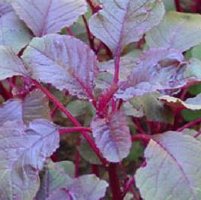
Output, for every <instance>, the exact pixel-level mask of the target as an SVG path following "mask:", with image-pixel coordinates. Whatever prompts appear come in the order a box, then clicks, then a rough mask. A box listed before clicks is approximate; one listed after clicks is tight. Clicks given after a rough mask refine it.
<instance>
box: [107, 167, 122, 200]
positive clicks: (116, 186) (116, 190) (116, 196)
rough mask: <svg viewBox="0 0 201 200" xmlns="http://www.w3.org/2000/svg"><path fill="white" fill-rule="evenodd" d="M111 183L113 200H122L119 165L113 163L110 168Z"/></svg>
mask: <svg viewBox="0 0 201 200" xmlns="http://www.w3.org/2000/svg"><path fill="white" fill-rule="evenodd" d="M108 173H109V182H110V187H111V191H112V197H113V198H112V199H113V200H122V198H121V190H120V183H119V178H118V175H117V164H115V163H111V164H110V166H109V168H108Z"/></svg>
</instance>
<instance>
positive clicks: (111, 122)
mask: <svg viewBox="0 0 201 200" xmlns="http://www.w3.org/2000/svg"><path fill="white" fill-rule="evenodd" d="M91 128H92V134H93V137H94V138H95V143H96V145H97V147H98V148H99V149H100V151H101V153H102V154H103V156H104V157H105V158H106V159H107V160H108V161H110V162H120V161H121V160H122V159H123V158H125V157H126V156H127V155H128V154H129V151H130V148H131V136H130V132H129V128H128V125H127V120H126V117H125V115H124V113H123V112H121V111H119V112H116V113H113V114H111V116H109V117H108V118H100V117H98V116H96V117H95V118H94V119H93V120H92V123H91Z"/></svg>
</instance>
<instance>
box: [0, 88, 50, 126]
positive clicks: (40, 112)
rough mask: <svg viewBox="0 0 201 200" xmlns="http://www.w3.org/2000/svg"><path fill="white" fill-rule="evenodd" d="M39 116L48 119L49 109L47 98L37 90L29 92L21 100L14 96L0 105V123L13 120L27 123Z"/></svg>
mask: <svg viewBox="0 0 201 200" xmlns="http://www.w3.org/2000/svg"><path fill="white" fill-rule="evenodd" d="M40 118H45V119H50V109H49V105H48V100H47V99H46V97H45V95H44V94H43V93H42V92H40V91H39V90H35V91H33V92H31V93H29V94H28V95H27V96H26V97H25V98H24V99H23V100H21V99H18V98H15V99H12V100H8V101H6V102H5V103H4V104H3V105H1V106H0V125H2V124H3V123H5V122H6V121H13V120H19V121H21V120H23V121H24V122H25V123H29V122H31V121H32V120H34V119H40Z"/></svg>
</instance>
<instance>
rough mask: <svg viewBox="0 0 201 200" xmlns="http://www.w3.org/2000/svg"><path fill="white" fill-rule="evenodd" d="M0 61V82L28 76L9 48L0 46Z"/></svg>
mask: <svg viewBox="0 0 201 200" xmlns="http://www.w3.org/2000/svg"><path fill="white" fill-rule="evenodd" d="M0 20H1V19H0ZM0 60H1V63H0V80H4V79H6V78H10V77H13V76H17V75H21V76H23V75H27V74H28V72H27V70H26V69H25V67H24V65H23V63H22V61H21V60H20V59H19V58H18V57H17V56H16V55H15V53H14V52H13V50H12V49H11V48H9V47H6V46H0Z"/></svg>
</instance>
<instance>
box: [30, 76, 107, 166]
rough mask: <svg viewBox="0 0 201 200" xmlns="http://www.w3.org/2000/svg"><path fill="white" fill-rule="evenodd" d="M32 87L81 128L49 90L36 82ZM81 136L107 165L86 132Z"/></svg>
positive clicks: (105, 163)
mask: <svg viewBox="0 0 201 200" xmlns="http://www.w3.org/2000/svg"><path fill="white" fill-rule="evenodd" d="M32 82H33V83H34V85H35V86H36V87H37V88H38V89H40V90H41V91H42V92H43V93H44V94H45V95H46V96H47V97H48V99H49V100H50V101H52V102H53V103H54V104H55V105H56V106H57V107H58V109H60V110H61V111H62V112H63V113H64V114H65V115H66V116H67V117H68V118H69V119H70V121H71V122H72V123H73V124H74V126H76V127H81V124H80V123H79V122H78V121H77V119H76V118H75V117H73V115H72V114H71V113H70V112H69V111H68V110H67V109H66V107H65V106H64V105H63V104H62V103H61V102H60V101H59V100H58V99H57V98H56V97H55V96H54V95H52V94H51V93H50V92H49V90H47V89H46V88H45V87H43V86H42V85H41V84H40V83H38V82H37V81H36V80H32ZM81 134H82V135H83V137H84V138H85V139H86V140H87V142H88V143H89V145H90V146H91V148H92V149H93V151H94V152H95V153H96V154H97V156H98V157H99V159H100V160H101V162H102V163H103V164H104V165H107V161H106V160H105V159H104V158H103V157H102V156H101V154H100V152H99V149H98V148H97V147H96V144H95V143H94V141H93V139H92V138H91V137H90V136H89V135H88V133H87V132H86V131H82V132H81Z"/></svg>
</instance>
